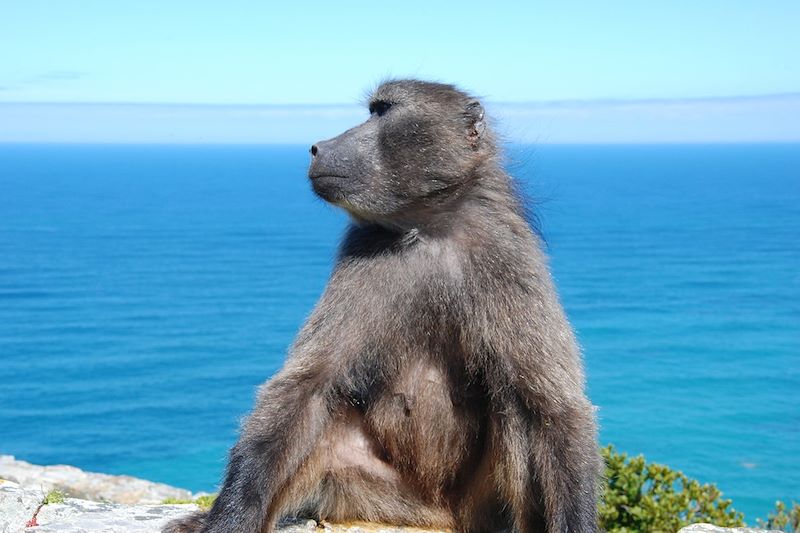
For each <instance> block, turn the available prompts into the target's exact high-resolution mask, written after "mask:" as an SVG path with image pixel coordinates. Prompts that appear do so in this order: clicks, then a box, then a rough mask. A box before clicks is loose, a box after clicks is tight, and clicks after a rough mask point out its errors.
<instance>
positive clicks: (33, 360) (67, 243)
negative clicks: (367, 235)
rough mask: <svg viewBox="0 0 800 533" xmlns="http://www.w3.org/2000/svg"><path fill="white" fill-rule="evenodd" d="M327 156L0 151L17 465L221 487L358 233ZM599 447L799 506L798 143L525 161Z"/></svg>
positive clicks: (521, 159) (531, 152)
mask: <svg viewBox="0 0 800 533" xmlns="http://www.w3.org/2000/svg"><path fill="white" fill-rule="evenodd" d="M308 157H309V156H308V151H307V147H305V146H174V145H172V146H169V145H165V146H147V145H129V146H114V145H104V146H91V145H13V144H7V145H0V453H5V454H12V455H15V456H17V457H18V458H20V459H24V460H27V461H30V462H34V463H40V464H52V463H66V464H72V465H76V466H78V467H80V468H83V469H88V470H94V471H100V472H107V473H113V474H130V475H134V476H139V477H143V478H148V479H152V480H156V481H162V482H165V483H170V484H173V485H178V486H182V487H186V488H189V489H191V490H194V491H198V490H205V491H213V490H215V487H216V484H217V483H218V480H219V478H220V475H221V472H222V469H223V467H224V464H225V455H226V453H227V449H228V448H229V447H230V446H231V445H232V444H233V443H234V442H235V439H236V433H237V427H238V424H239V422H240V421H241V418H242V417H243V416H244V415H245V414H246V413H247V412H248V411H249V409H250V408H251V406H252V404H253V398H254V393H255V390H256V387H257V386H258V385H259V384H260V383H262V382H263V381H264V380H266V379H267V378H269V376H270V375H272V374H273V373H274V372H275V371H276V370H277V369H278V368H279V367H280V366H281V363H282V361H283V358H284V354H285V353H286V348H287V346H288V345H289V344H290V343H291V341H292V339H293V337H294V335H295V334H296V332H297V330H298V328H299V327H300V324H301V323H302V321H303V320H304V318H305V317H306V316H307V315H308V313H309V311H310V310H311V308H312V307H313V305H314V302H315V301H316V299H317V297H318V296H319V294H320V292H321V290H322V288H323V287H324V285H325V282H326V279H327V276H328V274H329V272H330V269H331V264H332V260H333V257H334V254H335V251H336V246H337V241H338V239H339V237H340V236H341V234H342V231H343V228H344V226H345V224H346V217H345V215H343V214H342V213H341V212H339V211H337V210H336V209H335V208H332V207H330V206H328V205H326V204H324V203H323V202H322V201H320V200H318V199H316V198H315V197H314V196H313V194H312V193H311V191H310V188H309V184H308V183H307V179H306V177H305V173H306V167H307V164H308ZM507 165H508V168H509V170H510V172H511V173H512V174H514V175H515V176H517V177H518V178H519V179H520V182H521V184H522V188H523V190H524V191H525V192H526V194H527V195H528V196H529V197H530V200H531V205H532V207H533V210H534V212H535V213H536V216H537V219H538V221H539V226H540V228H541V231H542V233H543V235H544V237H545V239H546V241H547V248H548V253H549V254H550V256H551V257H552V268H553V272H554V276H555V278H556V282H557V284H558V287H559V290H560V294H561V296H562V299H563V302H564V305H565V307H566V309H567V313H568V315H569V317H570V319H571V320H572V322H573V324H574V326H575V328H576V330H577V333H578V337H579V339H580V342H581V345H582V347H583V350H584V354H585V360H586V368H587V374H588V383H589V393H590V396H591V398H592V401H593V402H594V403H595V404H596V405H597V406H599V411H598V415H599V420H600V425H601V441H602V442H603V443H613V444H614V445H615V446H616V447H617V448H618V449H619V450H621V451H624V452H627V453H629V454H633V455H636V454H640V453H643V454H645V456H646V457H647V459H648V460H651V461H657V462H661V463H666V464H668V465H670V466H672V467H674V468H677V469H680V470H682V471H683V472H684V473H686V474H687V475H689V476H691V477H694V478H697V479H699V480H701V481H703V482H714V483H716V484H717V485H718V486H719V488H720V489H721V490H722V491H723V493H724V495H725V496H726V497H730V498H732V499H733V500H734V507H735V508H737V509H738V510H741V511H744V512H745V513H746V518H747V519H748V520H749V521H754V519H755V518H756V517H758V516H765V515H766V514H767V512H768V511H770V510H771V509H772V507H773V504H774V501H775V500H776V499H785V500H789V499H792V498H794V499H797V500H800V145H685V146H683V145H660V146H644V145H642V146H551V145H540V146H512V147H510V148H509V157H508V163H507Z"/></svg>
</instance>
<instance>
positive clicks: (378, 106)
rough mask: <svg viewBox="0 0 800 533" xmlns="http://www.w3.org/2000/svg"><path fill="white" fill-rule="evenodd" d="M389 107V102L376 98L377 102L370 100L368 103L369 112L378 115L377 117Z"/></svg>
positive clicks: (390, 105) (383, 113)
mask: <svg viewBox="0 0 800 533" xmlns="http://www.w3.org/2000/svg"><path fill="white" fill-rule="evenodd" d="M390 107H392V104H391V102H385V101H383V100H378V101H377V102H372V103H371V104H369V114H370V115H378V116H379V117H381V116H383V115H385V114H386V112H387V111H389V108H390Z"/></svg>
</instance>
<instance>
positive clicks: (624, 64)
mask: <svg viewBox="0 0 800 533" xmlns="http://www.w3.org/2000/svg"><path fill="white" fill-rule="evenodd" d="M799 27H800V2H797V1H796V0H794V1H781V0H775V1H761V2H757V1H739V0H724V1H715V0H707V1H701V2H698V1H683V0H670V1H663V2H662V1H649V2H641V1H624V2H623V1H613V0H612V1H604V2H593V1H592V2H589V1H586V2H571V1H561V2H534V1H528V2H507V1H491V2H487V1H485V0H484V1H481V2H470V1H466V0H461V1H459V2H432V1H430V0H428V1H417V0H408V1H405V2H393V3H379V2H374V1H372V2H345V1H342V2H321V1H320V2H318V1H313V0H307V1H304V2H281V3H277V2H274V1H265V0H261V1H252V2H251V1H237V0H229V1H226V2H224V3H223V2H211V1H202V0H194V1H183V0H170V1H168V2H163V1H159V2H155V1H150V0H139V1H136V2H133V1H128V0H117V1H114V2H108V1H107V0H102V1H96V0H69V1H66V0H65V1H60V2H56V1H52V0H24V1H23V0H18V1H17V0H0V141H6V142H9V141H12V142H13V141H15V140H17V141H36V140H45V141H48V142H58V141H67V142H69V141H74V142H81V141H86V142H89V141H92V140H95V141H97V140H104V139H105V140H109V141H110V142H126V141H131V142H137V141H142V142H144V141H147V140H151V141H159V142H160V141H161V140H163V139H165V138H171V139H173V140H175V141H176V142H185V141H193V140H199V142H202V141H203V139H207V140H209V142H225V141H228V142H241V141H242V140H245V141H246V140H247V139H250V140H252V141H254V142H279V141H281V140H283V141H285V142H295V140H296V138H297V139H305V138H307V137H311V138H315V137H314V135H315V134H319V135H322V134H326V132H327V131H328V130H327V129H326V128H327V126H329V125H332V124H333V123H335V124H336V125H337V127H338V125H339V122H336V121H335V120H334V121H332V119H331V116H332V115H337V113H338V115H337V116H339V117H340V118H341V117H342V116H344V117H346V118H347V119H348V120H349V119H350V118H355V119H356V121H357V120H358V117H359V116H361V115H359V114H358V113H357V112H356V111H354V109H355V108H353V107H352V106H354V105H357V104H358V103H360V102H361V101H363V99H364V96H365V94H367V92H368V91H369V90H370V89H371V88H372V87H374V86H375V85H376V84H377V83H378V82H380V80H382V79H385V78H387V77H407V76H411V77H418V78H425V79H433V80H437V81H445V82H452V83H456V84H457V85H458V86H460V87H462V88H465V89H468V90H469V91H470V92H472V93H473V94H475V95H477V96H479V97H481V98H482V99H484V101H486V102H489V103H491V104H493V107H494V109H495V110H497V111H496V113H495V115H496V116H495V119H496V121H498V122H502V124H503V125H505V127H506V129H507V130H508V131H511V132H512V135H513V136H515V137H514V138H519V139H528V140H529V139H541V140H542V142H578V141H580V142H584V141H585V142H593V141H595V142H618V141H619V142H626V141H630V140H637V139H639V140H643V141H645V142H647V141H652V142H660V141H663V140H665V139H667V140H670V139H673V140H675V142H679V141H680V139H681V131H680V129H681V114H680V113H681V110H682V109H683V110H684V111H685V112H686V113H687V115H686V120H687V122H688V123H687V127H686V128H685V131H684V134H685V136H686V140H688V141H692V140H696V139H698V138H699V139H701V140H703V141H708V140H709V139H710V140H712V141H713V140H721V141H736V140H752V137H754V136H755V135H754V131H757V132H758V136H755V137H757V138H759V139H762V140H800V112H799V111H798V110H800V104H798V101H800V31H798V30H797V28H799ZM32 104H39V105H32ZM42 104H47V105H42ZM55 104H59V105H55ZM77 104H80V105H77ZM489 107H492V106H489ZM68 108H70V109H71V110H70V109H68ZM344 109H349V111H347V113H344V111H343V110H344ZM248 110H249V111H253V112H254V113H253V115H252V116H250V115H248V114H247V113H248ZM759 110H760V111H763V112H765V113H766V114H759ZM255 111H258V112H255ZM315 112H316V113H317V115H318V118H319V121H318V122H316V123H315V121H314V113H315ZM615 112H617V113H621V114H620V115H615V114H614V113H615ZM77 113H80V117H82V119H81V120H79V121H78V122H77V123H76V122H75V120H74V117H75V116H76V114H77ZM165 113H167V114H169V115H170V116H171V117H172V121H171V122H168V125H170V126H171V129H169V131H165V130H164V129H163V128H164V127H165V122H164V120H163V116H164V114H165ZM342 113H344V115H343V114H342ZM348 113H349V114H348ZM362 114H363V113H362ZM665 115H666V116H667V118H666V119H664V116H665ZM617 116H619V117H620V120H614V119H613V117H617ZM64 117H67V118H64ZM159 117H162V119H159ZM526 117H527V119H528V120H534V122H533V124H532V125H526V124H525V123H524V122H523V121H524V120H525V118H526ZM542 117H544V118H542ZM581 117H582V118H581ZM498 119H499V120H498ZM540 119H542V122H535V121H537V120H540ZM562 120H563V121H562ZM754 120H755V122H752V121H754ZM292 123H295V124H296V125H295V126H292ZM353 123H354V122H353ZM3 124H5V125H3ZM220 124H224V125H226V127H232V128H233V129H230V130H229V129H224V131H222V132H220V131H219V130H220V128H219V127H218V126H219V125H220ZM350 125H352V123H351V124H350ZM698 125H702V126H703V127H702V128H701V129H702V135H699V134H698V132H697V128H696V127H697V126H698ZM301 126H302V127H301ZM690 126H691V127H690ZM771 126H774V128H773V127H771ZM287 129H289V130H291V132H287V136H286V137H285V138H283V139H282V138H281V137H280V135H281V132H282V131H286V130H287ZM520 131H521V133H514V132H520ZM248 132H249V133H248ZM748 132H750V133H748ZM288 133H291V135H288ZM225 135H227V137H225Z"/></svg>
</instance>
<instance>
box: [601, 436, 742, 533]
mask: <svg viewBox="0 0 800 533" xmlns="http://www.w3.org/2000/svg"><path fill="white" fill-rule="evenodd" d="M603 456H604V458H605V461H606V476H607V480H608V484H607V486H606V488H605V491H604V494H603V501H602V502H601V505H600V522H601V525H602V527H603V528H604V529H605V530H606V531H607V532H608V533H641V532H644V531H647V532H650V533H675V532H676V531H678V530H679V529H680V528H681V527H683V526H687V525H689V524H693V523H696V522H710V523H712V524H716V525H718V526H727V527H732V526H742V525H744V516H743V515H742V513H739V512H737V511H735V510H734V509H733V508H731V501H730V500H726V499H723V498H722V497H721V493H720V491H719V489H717V487H716V486H714V485H711V484H700V483H699V482H698V481H695V480H693V479H689V478H687V477H686V476H685V475H683V473H681V472H679V471H677V470H672V469H671V468H668V467H666V466H664V465H660V464H655V463H647V462H646V461H645V459H644V457H643V456H641V455H639V456H637V457H628V456H627V455H626V454H624V453H618V452H616V451H615V450H614V448H613V447H612V446H608V447H606V448H604V449H603Z"/></svg>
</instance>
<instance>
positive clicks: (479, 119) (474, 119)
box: [465, 100, 486, 137]
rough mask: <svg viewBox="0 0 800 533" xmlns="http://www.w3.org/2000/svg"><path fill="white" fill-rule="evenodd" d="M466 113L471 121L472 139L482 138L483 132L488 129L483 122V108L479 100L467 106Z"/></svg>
mask: <svg viewBox="0 0 800 533" xmlns="http://www.w3.org/2000/svg"><path fill="white" fill-rule="evenodd" d="M465 111H466V114H467V116H468V117H469V119H470V128H469V135H470V137H480V136H481V134H482V133H483V130H484V129H486V124H485V123H484V121H483V115H484V112H483V106H482V105H481V103H480V102H478V101H477V100H473V101H472V102H470V103H468V104H467V105H466V107H465Z"/></svg>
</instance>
